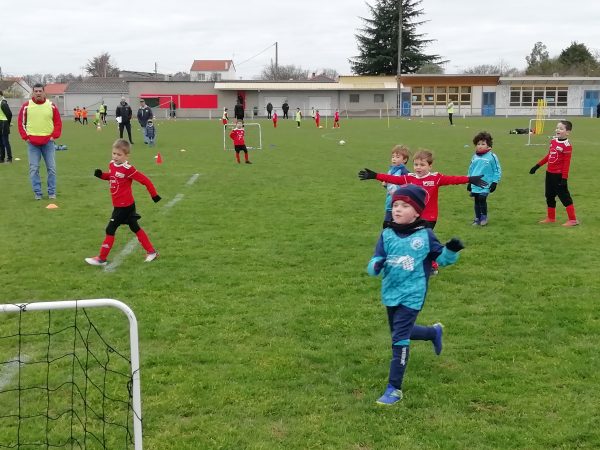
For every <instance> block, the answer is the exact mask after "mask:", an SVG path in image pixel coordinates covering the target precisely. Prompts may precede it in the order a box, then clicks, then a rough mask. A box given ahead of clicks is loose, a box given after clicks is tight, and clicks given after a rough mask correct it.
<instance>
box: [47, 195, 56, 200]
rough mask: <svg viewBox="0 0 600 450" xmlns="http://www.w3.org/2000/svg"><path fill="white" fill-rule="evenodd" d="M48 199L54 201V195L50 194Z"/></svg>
mask: <svg viewBox="0 0 600 450" xmlns="http://www.w3.org/2000/svg"><path fill="white" fill-rule="evenodd" d="M48 198H49V199H51V200H55V199H56V194H50V195H49V196H48Z"/></svg>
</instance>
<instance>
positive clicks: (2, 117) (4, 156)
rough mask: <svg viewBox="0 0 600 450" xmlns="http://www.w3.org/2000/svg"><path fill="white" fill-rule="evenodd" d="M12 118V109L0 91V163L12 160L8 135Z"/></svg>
mask: <svg viewBox="0 0 600 450" xmlns="http://www.w3.org/2000/svg"><path fill="white" fill-rule="evenodd" d="M11 119H12V111H11V110H10V106H8V102H7V101H6V99H5V98H4V95H3V94H2V91H0V163H3V162H5V161H6V162H7V163H10V162H12V150H11V148H10V142H9V140H8V135H9V134H10V121H11Z"/></svg>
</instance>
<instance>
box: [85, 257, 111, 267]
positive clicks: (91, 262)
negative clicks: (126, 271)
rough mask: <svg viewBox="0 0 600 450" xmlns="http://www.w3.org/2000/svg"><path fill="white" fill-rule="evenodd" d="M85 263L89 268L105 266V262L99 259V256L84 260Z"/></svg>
mask: <svg viewBox="0 0 600 450" xmlns="http://www.w3.org/2000/svg"><path fill="white" fill-rule="evenodd" d="M85 262H86V263H88V264H89V265H90V266H105V265H106V260H105V259H100V257H99V256H94V257H93V258H85Z"/></svg>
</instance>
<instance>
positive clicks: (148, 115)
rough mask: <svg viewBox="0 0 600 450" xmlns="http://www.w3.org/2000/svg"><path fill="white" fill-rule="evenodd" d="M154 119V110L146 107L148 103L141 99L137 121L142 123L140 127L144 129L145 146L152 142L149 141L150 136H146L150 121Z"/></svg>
mask: <svg viewBox="0 0 600 450" xmlns="http://www.w3.org/2000/svg"><path fill="white" fill-rule="evenodd" d="M153 118H154V116H153V114H152V109H150V107H149V106H148V105H146V101H145V100H144V99H143V98H141V99H140V108H139V109H138V112H137V120H138V122H139V123H140V127H141V128H142V136H144V144H148V143H149V142H150V141H149V140H148V135H147V134H146V125H148V121H149V120H152V119H153Z"/></svg>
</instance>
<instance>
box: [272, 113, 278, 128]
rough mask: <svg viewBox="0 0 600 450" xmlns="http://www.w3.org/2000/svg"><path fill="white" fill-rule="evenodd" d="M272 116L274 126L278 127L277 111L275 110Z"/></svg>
mask: <svg viewBox="0 0 600 450" xmlns="http://www.w3.org/2000/svg"><path fill="white" fill-rule="evenodd" d="M271 118H272V119H273V128H277V119H278V117H277V111H273V115H272V116H271Z"/></svg>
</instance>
